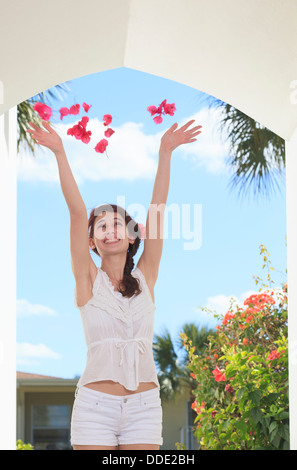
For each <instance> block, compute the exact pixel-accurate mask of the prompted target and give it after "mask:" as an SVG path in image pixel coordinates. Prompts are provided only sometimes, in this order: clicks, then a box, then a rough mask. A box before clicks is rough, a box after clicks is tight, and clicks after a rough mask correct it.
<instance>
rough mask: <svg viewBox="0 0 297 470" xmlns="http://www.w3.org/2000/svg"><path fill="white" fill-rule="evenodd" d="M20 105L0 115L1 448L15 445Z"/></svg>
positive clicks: (6, 448)
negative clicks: (18, 120)
mask: <svg viewBox="0 0 297 470" xmlns="http://www.w3.org/2000/svg"><path fill="white" fill-rule="evenodd" d="M16 143H17V106H15V107H14V108H11V109H10V110H9V111H7V112H6V113H4V114H2V115H1V116H0V217H1V219H0V220H1V228H0V260H1V262H0V295H1V297H0V380H1V386H0V416H1V425H0V449H1V450H15V445H16V359H15V357H16V354H15V352H16V233H17V227H16V213H17V212H16V210H17V174H16Z"/></svg>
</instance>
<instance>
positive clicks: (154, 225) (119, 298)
mask: <svg viewBox="0 0 297 470" xmlns="http://www.w3.org/2000/svg"><path fill="white" fill-rule="evenodd" d="M193 122H194V120H192V121H189V122H188V123H187V124H185V125H184V126H182V127H181V128H180V129H177V126H178V125H177V123H175V124H173V126H171V127H170V129H169V130H168V131H167V132H165V134H164V135H163V137H162V139H161V144H160V150H159V163H158V169H157V174H156V178H155V184H154V188H153V195H152V201H151V204H150V208H149V211H148V215H147V221H146V233H145V239H144V249H143V252H142V254H141V257H140V259H139V261H138V263H137V267H136V268H135V269H134V270H133V267H134V261H133V257H134V255H135V253H136V252H137V250H138V247H139V245H140V239H141V235H140V230H139V227H138V224H137V223H136V222H135V221H134V220H133V219H132V218H131V217H130V216H129V214H128V213H127V212H126V211H125V210H124V209H123V208H121V207H120V206H116V205H113V204H104V205H101V206H99V207H97V208H95V209H93V210H92V211H91V214H90V216H89V218H88V216H87V210H86V207H85V204H84V202H83V200H82V198H81V195H80V192H79V190H78V187H77V184H76V182H75V179H74V177H73V175H72V172H71V169H70V166H69V164H68V161H67V157H66V154H65V151H64V148H63V143H62V140H61V138H60V136H59V135H58V134H57V133H56V132H55V131H54V130H53V128H52V127H51V126H50V124H49V123H48V122H46V121H43V126H44V128H45V129H46V131H44V130H42V129H41V128H40V127H39V126H36V125H35V124H33V123H32V122H29V124H30V125H31V126H32V128H33V130H32V129H28V130H27V132H29V133H31V136H32V137H33V138H34V139H35V140H36V142H37V143H38V144H40V145H43V146H45V147H47V148H49V149H50V150H51V151H52V152H53V153H54V154H55V156H56V159H57V164H58V169H59V176H60V182H61V188H62V192H63V195H64V197H65V200H66V203H67V205H68V208H69V212H70V249H71V265H72V271H73V275H74V277H75V282H76V289H75V290H76V300H75V305H76V306H77V308H79V310H80V313H81V319H82V324H83V328H84V334H85V339H86V343H87V346H88V354H87V363H86V367H85V370H84V372H83V374H82V376H81V377H80V379H79V382H78V384H77V390H76V394H75V400H74V405H73V411H72V418H71V444H72V446H73V448H74V450H113V449H117V448H118V449H119V450H124V449H126V450H130V449H147V450H159V447H160V445H162V444H163V439H162V407H161V400H160V385H159V382H158V378H157V373H156V368H155V363H154V359H153V350H152V341H153V323H154V311H155V308H156V307H155V303H154V302H155V299H154V286H155V283H156V280H157V276H158V269H159V264H160V260H161V254H162V248H163V239H162V238H163V237H162V234H163V215H164V211H165V205H166V201H167V195H168V190H169V179H170V163H171V155H172V152H173V150H174V149H176V148H177V147H178V146H180V145H182V144H186V143H190V142H194V141H195V140H197V139H195V138H194V137H195V136H197V135H198V134H200V132H201V131H200V130H199V129H200V128H201V127H202V126H197V127H194V128H192V129H191V130H189V129H188V128H189V126H190V125H191V124H193ZM158 213H159V216H158ZM150 224H151V229H150ZM150 233H153V234H154V235H153V236H151V237H150ZM89 248H91V249H92V250H93V252H94V253H96V254H97V255H99V256H100V258H101V267H100V268H97V266H96V265H95V263H94V261H93V259H92V257H91V254H90V251H89ZM132 270H133V271H132Z"/></svg>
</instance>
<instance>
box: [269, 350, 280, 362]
mask: <svg viewBox="0 0 297 470" xmlns="http://www.w3.org/2000/svg"><path fill="white" fill-rule="evenodd" d="M280 357H281V355H280V353H279V352H278V351H277V350H276V349H275V350H274V351H271V353H269V354H268V356H267V361H273V360H274V359H279V358H280Z"/></svg>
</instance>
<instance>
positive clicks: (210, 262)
mask: <svg viewBox="0 0 297 470" xmlns="http://www.w3.org/2000/svg"><path fill="white" fill-rule="evenodd" d="M68 86H69V87H70V90H71V91H70V93H69V95H68V96H65V95H64V94H63V95H62V97H61V100H60V101H57V100H54V101H53V100H51V101H50V102H49V105H50V106H51V107H52V108H53V110H54V113H53V118H52V119H51V121H52V123H53V125H54V126H55V129H56V130H57V132H58V133H59V134H60V135H61V137H62V139H63V143H64V148H65V151H66V154H67V157H68V161H69V164H70V166H71V168H72V171H73V175H74V177H75V179H76V181H77V184H78V186H79V190H80V192H81V195H82V197H83V200H84V202H85V205H86V207H87V210H88V213H89V212H90V210H91V209H92V208H93V207H96V206H97V205H99V204H102V203H106V202H108V203H119V204H120V205H122V207H124V208H125V209H127V210H128V212H129V213H130V215H131V216H133V217H135V219H136V220H137V222H139V223H142V224H144V225H145V222H146V216H143V213H142V214H137V213H136V214H134V213H133V211H134V210H135V209H136V208H137V207H139V206H141V207H143V208H145V211H146V212H147V210H148V207H149V204H150V201H151V196H152V191H153V186H154V178H155V175H156V171H157V165H158V150H159V145H160V139H161V137H162V135H163V134H164V132H165V131H166V130H167V129H168V128H169V127H170V126H171V125H172V124H174V122H177V123H178V124H179V126H180V125H183V124H184V123H186V122H187V121H189V120H190V119H195V123H194V125H199V124H201V125H202V126H203V129H202V134H200V135H198V138H197V142H195V143H191V144H187V145H184V146H181V147H179V148H178V149H176V150H175V151H174V152H173V154H172V159H171V174H170V188H169V194H168V199H167V207H168V208H170V207H172V208H173V207H175V210H177V211H178V210H179V211H180V214H181V219H182V220H183V221H185V212H183V210H182V205H183V204H184V205H186V206H187V207H188V209H189V214H190V217H189V224H188V226H187V229H188V231H189V236H190V235H191V236H190V239H185V238H184V237H185V236H186V235H185V234H184V237H183V236H182V235H183V232H182V222H181V223H180V233H181V236H180V237H177V238H173V237H172V228H171V227H172V225H171V223H172V222H170V220H171V219H170V215H169V218H168V221H169V223H168V237H167V239H166V240H164V245H163V253H162V260H161V264H160V269H159V277H158V280H157V283H156V285H155V304H156V311H155V333H156V334H162V332H163V331H164V328H167V329H168V330H169V332H170V333H171V336H172V338H173V340H174V342H175V343H176V340H177V339H178V335H179V331H180V330H181V327H182V325H183V324H184V323H188V322H194V323H196V324H197V325H198V326H203V325H206V326H209V327H214V326H215V325H216V320H215V319H214V318H213V317H212V316H211V315H210V314H207V313H205V312H203V311H202V310H201V309H200V308H199V307H206V308H208V309H211V310H215V311H216V312H217V313H225V312H226V311H227V310H228V308H229V306H230V298H231V297H233V298H234V299H235V300H236V302H237V303H238V304H239V305H242V302H243V301H244V299H245V298H246V297H247V296H248V295H249V294H250V293H252V292H258V291H259V285H258V286H256V284H255V281H254V279H253V276H254V275H257V276H259V277H260V278H262V279H263V280H266V275H267V272H266V271H264V270H263V269H262V264H263V262H262V261H263V260H262V256H261V255H260V245H261V244H263V245H265V246H266V248H267V250H268V252H269V255H270V260H271V263H272V264H271V265H272V267H273V268H274V269H275V271H273V272H272V278H273V280H274V281H275V284H274V285H273V286H271V287H281V283H283V282H285V281H286V266H287V260H286V256H287V250H286V188H285V184H281V185H280V188H281V190H280V191H278V190H276V191H275V192H272V193H271V194H270V196H269V198H265V197H258V198H251V197H246V198H245V199H242V198H239V190H238V189H236V188H235V189H233V190H231V189H230V186H229V184H230V180H231V176H232V169H231V168H230V167H229V166H227V165H226V158H227V157H228V144H227V143H223V139H222V138H221V134H220V133H219V131H218V120H219V112H218V111H215V110H214V109H212V110H211V109H209V107H208V106H207V104H206V101H205V99H206V98H207V95H205V94H204V93H202V92H200V91H199V90H195V89H193V88H190V87H187V86H184V85H181V84H179V83H176V82H173V81H171V80H167V79H163V78H160V77H156V76H154V75H151V74H147V73H143V72H139V71H135V70H131V69H126V68H120V69H113V70H109V71H106V72H100V73H97V74H92V75H89V76H85V77H81V78H77V79H75V80H72V81H71V83H69V84H68ZM164 99H167V102H168V103H175V105H176V112H175V115H174V116H169V115H168V116H165V117H164V120H163V123H162V124H159V125H156V124H155V123H154V121H153V118H152V117H151V116H150V114H149V112H148V111H147V107H148V106H149V105H156V106H158V105H159V104H160V103H161V102H162V101H163V100H164ZM83 102H86V103H88V104H91V105H92V108H90V110H89V112H88V114H86V113H84V112H83V109H82V108H81V112H80V114H79V116H66V117H65V118H64V119H63V121H61V120H60V115H59V113H58V110H59V109H60V107H62V106H66V107H70V106H71V105H73V104H75V103H79V104H80V105H82V103H83ZM104 114H111V115H112V116H113V122H112V124H111V127H112V129H113V130H115V134H114V135H113V136H111V138H110V139H109V146H108V147H107V153H108V157H107V156H106V154H98V153H96V152H95V151H94V149H93V148H94V147H95V145H96V143H97V142H98V141H99V140H100V139H101V138H103V137H104V136H103V133H104V130H105V128H104V126H103V124H102V117H103V115H104ZM83 115H88V116H89V118H90V122H89V125H88V127H87V128H88V129H91V130H92V131H93V135H92V139H91V142H90V144H88V145H86V144H83V143H82V142H81V141H78V140H76V139H75V138H74V137H71V136H67V129H68V128H69V127H71V126H72V125H73V124H75V123H77V122H78V120H79V119H81V117H82V116H83ZM121 202H122V204H121ZM136 205H138V206H136ZM195 208H196V209H195ZM198 208H199V209H198ZM136 210H137V209H136ZM195 211H196V212H195ZM199 211H200V212H199ZM198 212H199V214H200V215H199V217H198V216H197V214H198ZM169 213H170V211H169ZM195 214H196V216H195ZM195 217H196V218H195ZM183 224H185V222H183ZM69 230H70V219H69V213H68V207H67V205H66V202H65V200H64V196H63V194H62V191H61V187H60V181H59V173H58V166H57V162H56V160H55V156H54V154H53V153H52V152H51V151H50V150H48V149H45V148H44V147H39V148H37V147H36V152H35V158H34V157H33V156H32V155H31V154H29V153H26V151H25V150H22V152H21V154H19V155H18V186H17V311H18V316H17V369H18V370H21V371H24V372H31V373H37V374H44V375H51V376H57V377H64V378H73V377H75V376H78V375H80V374H82V372H83V369H84V366H85V361H86V346H85V342H84V336H83V330H82V325H81V319H80V313H79V310H78V309H77V308H75V306H74V288H75V280H74V277H73V274H72V270H71V258H70V240H69ZM193 232H194V234H193ZM187 243H189V244H190V246H191V247H192V248H191V249H186V245H187ZM142 249H143V245H142V244H141V245H140V248H139V250H138V253H137V254H136V256H135V265H136V264H137V261H138V259H139V257H140V255H141V253H142ZM92 256H93V259H94V261H95V263H96V264H97V266H100V265H101V259H100V258H99V257H96V256H95V255H94V254H92Z"/></svg>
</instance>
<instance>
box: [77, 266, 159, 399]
mask: <svg viewBox="0 0 297 470" xmlns="http://www.w3.org/2000/svg"><path fill="white" fill-rule="evenodd" d="M131 274H132V276H134V277H136V278H138V279H139V280H140V288H141V290H142V292H141V293H140V294H139V295H135V294H134V295H133V296H132V297H130V298H128V297H124V296H123V295H122V294H121V293H120V292H118V291H115V290H114V287H113V285H112V283H111V281H110V279H109V277H108V274H107V273H106V272H105V271H103V270H102V269H101V268H98V272H97V276H96V279H95V281H94V285H93V296H92V298H91V299H90V300H89V301H88V302H87V303H86V304H85V305H83V306H82V307H79V306H78V305H77V300H76V289H75V290H74V298H75V301H74V304H75V306H76V307H77V308H78V309H79V310H80V315H81V320H82V324H83V329H84V335H85V340H86V344H87V347H88V353H87V363H86V367H85V370H84V372H83V374H82V376H81V377H80V379H79V381H78V384H77V387H80V386H83V385H86V384H88V383H90V382H98V381H100V380H112V381H114V382H119V383H120V384H122V385H123V386H124V387H125V388H126V389H127V390H134V391H135V390H137V388H138V386H139V383H140V382H154V383H155V384H156V385H157V387H158V389H159V390H160V384H159V381H158V377H157V371H156V366H155V362H154V358H153V349H152V343H153V328H154V312H155V309H156V307H155V304H154V303H153V300H152V296H151V293H150V290H149V288H148V286H147V283H146V280H145V277H144V275H143V274H142V272H141V271H140V269H139V268H135V269H134V271H132V272H131Z"/></svg>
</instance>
